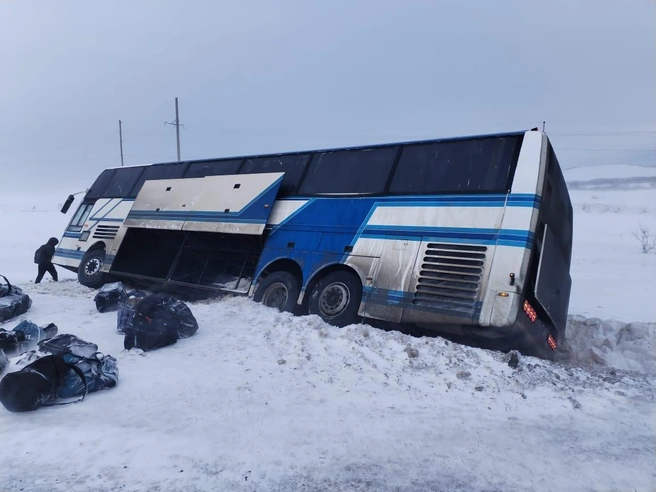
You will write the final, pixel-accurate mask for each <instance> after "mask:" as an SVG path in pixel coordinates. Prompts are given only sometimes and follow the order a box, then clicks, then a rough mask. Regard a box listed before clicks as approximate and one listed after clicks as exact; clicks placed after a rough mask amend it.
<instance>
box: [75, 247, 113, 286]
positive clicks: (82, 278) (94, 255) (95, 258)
mask: <svg viewBox="0 0 656 492" xmlns="http://www.w3.org/2000/svg"><path fill="white" fill-rule="evenodd" d="M104 264H105V250H104V249H103V248H98V249H92V250H89V251H87V252H86V253H84V256H83V257H82V261H81V262H80V266H79V267H78V269H77V279H78V281H79V282H80V283H81V284H82V285H84V286H86V287H91V288H92V289H97V288H98V287H102V286H103V285H104V284H106V283H107V278H108V276H107V274H106V273H105V272H103V271H102V267H103V265H104Z"/></svg>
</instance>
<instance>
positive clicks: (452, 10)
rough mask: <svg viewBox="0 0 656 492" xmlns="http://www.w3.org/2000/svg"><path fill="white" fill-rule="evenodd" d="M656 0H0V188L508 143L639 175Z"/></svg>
mask: <svg viewBox="0 0 656 492" xmlns="http://www.w3.org/2000/svg"><path fill="white" fill-rule="evenodd" d="M655 13H656V2H654V1H653V0H627V1H626V2H617V1H616V0H613V1H610V0H596V1H593V0H552V1H550V2H526V1H514V0H498V1H496V2H484V1H478V2H473V1H469V2H463V1H456V0H450V1H449V0H443V1H437V0H426V1H414V0H408V1H398V2H397V1H375V0H371V1H369V0H366V1H365V0H361V1H346V0H332V1H330V2H321V3H320V2H308V1H302V0H298V1H293V0H278V1H275V2H274V1H269V2H267V1H254V0H253V1H246V0H244V1H240V2H234V1H231V2H227V1H200V0H188V1H185V2H173V1H170V0H157V1H155V0H143V1H139V2H133V1H128V0H113V1H106V2H84V1H69V0H58V1H57V2H43V1H36V0H20V1H18V0H3V1H2V2H0V26H1V28H0V46H1V48H0V61H1V63H2V65H1V66H2V70H1V71H0V170H1V172H0V183H2V184H6V185H8V186H10V187H12V188H13V189H21V187H30V188H43V187H53V186H57V187H59V186H60V185H61V186H63V187H64V188H66V191H69V190H68V188H69V187H74V186H75V185H79V186H89V185H90V184H91V181H92V180H93V179H94V178H95V176H96V175H97V174H98V173H99V172H100V171H101V170H102V169H104V168H105V167H109V166H116V165H120V158H119V144H118V120H119V119H121V120H123V128H124V152H125V162H126V165H132V164H140V163H149V162H161V161H168V160H175V131H174V129H173V128H172V127H170V126H165V125H164V122H165V121H171V120H173V119H174V105H173V101H174V97H176V96H177V97H179V99H180V120H181V122H182V123H184V124H185V129H184V130H181V134H182V135H181V138H182V157H183V159H192V158H202V157H215V156H229V155H243V154H252V153H262V152H279V151H280V152H282V151H291V150H302V149H310V148H325V147H333V146H345V145H364V144H369V143H380V142H388V141H396V140H411V139H415V138H432V137H448V136H457V135H469V134H478V133H493V132H500V131H510V130H517V129H526V128H530V127H533V126H539V125H541V123H542V121H543V120H546V122H547V126H546V128H547V131H548V132H549V133H550V135H551V136H552V139H553V141H554V146H555V148H556V152H557V154H558V155H559V159H560V161H561V164H562V165H563V167H574V166H580V165H590V164H627V163H628V164H642V165H656V138H655V137H656V22H654V21H655V20H656V16H655V15H654V14H655Z"/></svg>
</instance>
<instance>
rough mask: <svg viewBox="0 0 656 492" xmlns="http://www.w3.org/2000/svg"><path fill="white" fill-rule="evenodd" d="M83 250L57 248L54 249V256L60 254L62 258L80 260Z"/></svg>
mask: <svg viewBox="0 0 656 492" xmlns="http://www.w3.org/2000/svg"><path fill="white" fill-rule="evenodd" d="M84 253H85V252H84V251H77V250H74V249H65V248H59V249H57V250H56V251H55V256H61V257H63V258H73V259H75V260H81V259H82V257H83V256H84Z"/></svg>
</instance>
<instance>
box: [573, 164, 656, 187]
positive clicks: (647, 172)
mask: <svg viewBox="0 0 656 492" xmlns="http://www.w3.org/2000/svg"><path fill="white" fill-rule="evenodd" d="M563 174H564V175H565V180H566V181H567V186H568V187H569V188H571V189H644V188H656V167H649V166H628V165H614V166H582V167H576V168H572V169H565V170H564V171H563Z"/></svg>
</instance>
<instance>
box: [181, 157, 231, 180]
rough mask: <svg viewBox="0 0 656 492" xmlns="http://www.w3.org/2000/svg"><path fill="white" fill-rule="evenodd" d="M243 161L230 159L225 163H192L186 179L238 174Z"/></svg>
mask: <svg viewBox="0 0 656 492" xmlns="http://www.w3.org/2000/svg"><path fill="white" fill-rule="evenodd" d="M241 161H242V160H241V159H230V160H224V161H207V162H192V163H191V164H190V165H189V169H187V172H186V173H185V178H203V177H205V176H225V175H227V174H236V173H237V171H238V170H239V165H240V164H241Z"/></svg>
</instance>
